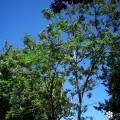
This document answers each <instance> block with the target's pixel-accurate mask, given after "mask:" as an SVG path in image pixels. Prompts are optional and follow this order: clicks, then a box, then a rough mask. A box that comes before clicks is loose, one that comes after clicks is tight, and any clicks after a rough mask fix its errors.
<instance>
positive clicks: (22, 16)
mask: <svg viewBox="0 0 120 120" xmlns="http://www.w3.org/2000/svg"><path fill="white" fill-rule="evenodd" d="M51 1H52V0H0V50H1V48H2V46H3V45H4V40H7V41H8V42H9V43H10V44H13V46H14V47H23V43H22V38H23V37H24V35H25V34H31V35H32V36H33V37H34V38H35V39H36V40H37V39H38V37H37V33H38V32H40V31H41V30H43V29H44V28H45V27H46V26H47V25H48V23H49V21H47V20H45V19H44V18H43V16H42V14H41V10H42V9H43V8H48V7H49V4H50V2H51ZM68 86H69V85H67V84H66V87H68ZM105 98H107V94H105V91H104V87H102V86H101V85H100V86H99V87H98V88H97V89H96V90H94V92H93V98H92V99H90V100H87V99H86V98H85V99H84V101H83V103H84V104H89V103H95V102H98V101H103V99H105ZM86 115H89V116H90V115H92V116H94V120H108V119H107V118H106V116H105V115H104V114H103V113H101V112H98V111H96V110H94V109H93V108H92V107H90V108H89V110H88V112H87V113H86ZM74 120H76V118H74Z"/></svg>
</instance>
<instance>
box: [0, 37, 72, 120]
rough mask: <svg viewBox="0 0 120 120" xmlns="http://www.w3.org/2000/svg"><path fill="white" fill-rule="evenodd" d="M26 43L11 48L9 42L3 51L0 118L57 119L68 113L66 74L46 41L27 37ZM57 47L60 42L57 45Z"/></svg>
mask: <svg viewBox="0 0 120 120" xmlns="http://www.w3.org/2000/svg"><path fill="white" fill-rule="evenodd" d="M23 41H24V44H25V47H24V48H23V49H21V50H20V49H15V50H12V46H11V45H9V44H8V43H7V42H6V44H5V48H4V51H3V53H1V54H0V63H1V66H0V86H1V87H0V100H1V104H0V111H1V113H0V118H1V119H5V120H9V119H15V120H16V119H19V120H25V119H26V118H27V119H30V120H38V119H41V118H42V120H56V119H58V120H59V119H60V118H62V117H65V116H66V117H67V116H69V113H70V112H69V107H70V102H69V99H68V98H67V97H66V93H65V91H63V89H62V84H63V83H64V79H65V78H64V74H63V73H62V71H59V69H58V67H59V61H60V59H58V56H57V58H56V51H53V49H51V47H50V43H48V42H47V41H46V42H44V43H41V42H38V43H35V42H34V40H33V38H32V37H31V36H30V35H26V36H25V37H24V40H23ZM54 49H57V46H56V47H54Z"/></svg>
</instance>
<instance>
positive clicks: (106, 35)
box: [43, 0, 120, 120]
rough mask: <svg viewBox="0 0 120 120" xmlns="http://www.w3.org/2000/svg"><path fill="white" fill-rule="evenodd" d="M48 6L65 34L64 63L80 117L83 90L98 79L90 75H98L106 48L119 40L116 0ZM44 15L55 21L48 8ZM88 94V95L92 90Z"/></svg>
mask: <svg viewBox="0 0 120 120" xmlns="http://www.w3.org/2000/svg"><path fill="white" fill-rule="evenodd" d="M66 2H68V4H70V5H68V4H66ZM71 5H72V6H71ZM51 9H52V11H53V12H54V13H55V17H56V18H57V19H55V23H53V24H54V25H55V26H56V28H57V29H60V30H62V32H64V33H65V34H66V36H67V37H66V39H67V40H65V41H66V46H65V48H66V51H67V53H66V54H65V55H66V57H65V58H66V59H65V60H64V62H65V66H66V71H67V73H69V75H68V76H69V82H70V83H71V84H72V86H74V87H75V91H74V92H73V91H72V95H73V96H75V95H76V94H77V95H78V103H77V107H76V108H77V112H78V120H80V119H82V117H81V115H82V112H83V111H85V110H82V100H83V96H84V93H85V92H88V91H90V90H92V89H93V88H94V85H95V83H96V82H97V81H95V79H93V76H96V78H97V79H100V78H101V75H100V74H99V73H98V71H100V70H101V69H102V68H103V66H104V65H105V63H106V58H107V55H108V54H109V50H110V49H111V46H112V45H113V44H114V43H115V41H116V39H118V31H119V21H120V20H119V15H120V12H119V1H115V0H113V1H109V0H108V1H104V0H100V1H87V0H86V1H79V2H77V1H76V2H75V1H74V0H73V1H69V0H68V1H67V0H55V2H54V3H52V4H51ZM62 10H63V11H62ZM113 11H114V12H113ZM50 13H51V14H50ZM59 13H61V14H59ZM43 14H44V16H45V17H46V18H47V19H52V18H53V20H52V21H54V14H53V13H52V12H51V11H50V10H43ZM86 60H87V61H89V64H88V65H87V66H88V68H86V66H85V65H84V64H83V62H84V61H86ZM84 63H85V62H84ZM88 96H89V97H91V93H89V94H88ZM75 105H76V104H75Z"/></svg>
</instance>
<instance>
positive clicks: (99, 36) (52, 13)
mask: <svg viewBox="0 0 120 120" xmlns="http://www.w3.org/2000/svg"><path fill="white" fill-rule="evenodd" d="M119 6H120V2H119V1H116V0H108V1H105V0H98V1H97V0H94V1H92V0H88V1H79V2H78V1H74V0H73V1H71V0H55V1H54V3H51V8H49V9H43V10H42V13H43V17H44V18H45V19H47V20H49V21H50V24H49V25H48V26H47V27H46V28H45V29H44V30H43V31H41V32H39V33H38V38H39V40H38V41H37V42H35V41H34V39H33V38H32V36H31V35H25V36H24V38H23V42H24V48H23V49H20V48H17V49H13V48H12V45H10V44H8V42H7V41H6V42H5V46H4V48H3V52H2V53H0V101H1V102H0V118H1V119H3V120H11V119H15V120H16V119H19V120H25V119H30V120H60V119H61V118H64V119H68V120H70V119H74V117H75V113H76V112H77V120H85V119H87V118H89V119H91V120H92V119H94V118H92V115H91V116H84V113H85V112H86V111H87V109H88V107H89V105H87V104H83V98H84V97H85V96H87V97H88V99H89V98H91V97H92V90H94V89H95V88H96V86H97V85H98V83H102V82H103V83H104V84H105V83H107V84H108V93H110V94H111V95H112V97H111V99H110V101H109V104H110V107H111V108H110V109H105V110H111V111H112V112H115V113H116V112H119V108H118V109H116V110H118V111H114V109H113V108H115V107H113V106H114V105H115V103H118V104H116V106H117V105H119V94H118V91H119V68H120V67H119V51H120V50H119V45H120V44H118V43H119V42H120V41H119V39H120V36H119V32H120V27H119V25H120V7H119ZM62 35H64V37H62ZM116 67H117V69H116ZM107 75H108V77H107ZM105 78H106V79H107V81H106V79H105ZM66 82H68V83H69V84H70V85H71V87H70V88H69V89H65V88H64V85H65V83H66ZM73 100H76V102H72V101H73Z"/></svg>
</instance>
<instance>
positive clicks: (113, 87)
mask: <svg viewBox="0 0 120 120" xmlns="http://www.w3.org/2000/svg"><path fill="white" fill-rule="evenodd" d="M119 50H120V43H119V39H118V40H117V41H116V43H115V44H114V45H113V46H112V48H111V51H110V54H109V56H108V58H107V66H108V67H109V68H108V69H105V68H104V72H103V74H106V76H105V77H103V84H104V85H105V86H106V87H107V89H106V91H107V93H108V94H109V95H110V99H109V100H105V102H104V103H99V107H96V109H97V110H101V111H103V110H105V111H106V112H108V111H111V112H113V113H114V116H113V118H111V119H112V120H119V119H120V116H119V112H120V108H119V106H120V94H119V93H120V55H119Z"/></svg>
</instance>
